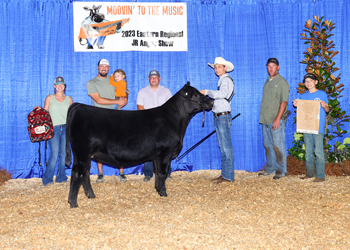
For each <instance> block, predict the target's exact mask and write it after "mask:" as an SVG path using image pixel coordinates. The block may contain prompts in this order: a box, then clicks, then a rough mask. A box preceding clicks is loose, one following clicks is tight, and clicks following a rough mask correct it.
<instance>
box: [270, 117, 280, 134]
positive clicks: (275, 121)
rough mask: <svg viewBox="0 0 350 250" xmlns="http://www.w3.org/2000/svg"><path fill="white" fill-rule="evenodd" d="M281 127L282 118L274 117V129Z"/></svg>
mask: <svg viewBox="0 0 350 250" xmlns="http://www.w3.org/2000/svg"><path fill="white" fill-rule="evenodd" d="M279 127H280V119H277V118H276V119H274V120H273V122H272V130H273V131H276V130H278V129H279Z"/></svg>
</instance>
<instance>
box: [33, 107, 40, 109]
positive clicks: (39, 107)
mask: <svg viewBox="0 0 350 250" xmlns="http://www.w3.org/2000/svg"><path fill="white" fill-rule="evenodd" d="M37 108H41V107H40V106H35V107H34V108H33V109H37Z"/></svg>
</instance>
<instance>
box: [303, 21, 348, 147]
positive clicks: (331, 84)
mask: <svg viewBox="0 0 350 250" xmlns="http://www.w3.org/2000/svg"><path fill="white" fill-rule="evenodd" d="M314 19H315V21H314V22H313V23H311V19H309V20H308V21H307V22H306V23H305V29H303V31H304V32H305V33H301V40H305V42H304V43H305V44H308V45H309V47H308V48H307V49H306V51H305V52H304V57H305V59H303V60H302V61H301V62H300V63H302V64H305V65H306V68H305V71H306V72H307V73H313V74H315V75H316V77H317V80H318V84H317V85H316V88H317V89H320V90H323V91H325V92H326V93H327V97H328V105H329V107H330V111H329V112H328V114H326V120H327V124H328V126H327V133H326V134H325V149H326V150H329V149H330V147H331V146H330V145H329V141H330V140H332V139H334V138H336V137H342V136H343V135H344V134H346V133H347V131H346V130H343V129H342V127H343V126H344V122H349V120H350V116H348V115H346V112H345V111H344V110H342V108H341V107H340V102H339V98H341V97H342V95H341V92H342V91H343V90H344V84H340V83H339V80H340V75H341V74H338V75H337V76H335V75H336V74H335V72H336V71H338V70H339V69H338V68H337V67H335V62H334V61H333V60H332V59H333V57H334V56H335V55H337V54H338V53H339V51H335V50H334V48H335V45H334V43H333V41H332V40H331V37H332V36H333V35H334V34H332V33H331V32H332V30H333V29H335V24H334V23H332V21H328V20H324V21H323V17H321V18H319V17H317V16H314ZM297 90H298V93H300V94H303V93H304V92H305V91H306V87H305V84H304V83H299V86H298V88H297Z"/></svg>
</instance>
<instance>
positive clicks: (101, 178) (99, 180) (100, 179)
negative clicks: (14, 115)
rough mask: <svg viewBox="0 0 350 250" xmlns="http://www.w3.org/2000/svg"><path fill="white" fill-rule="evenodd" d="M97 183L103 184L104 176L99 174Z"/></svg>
mask: <svg viewBox="0 0 350 250" xmlns="http://www.w3.org/2000/svg"><path fill="white" fill-rule="evenodd" d="M96 182H97V183H101V182H103V174H99V175H98V178H97V180H96Z"/></svg>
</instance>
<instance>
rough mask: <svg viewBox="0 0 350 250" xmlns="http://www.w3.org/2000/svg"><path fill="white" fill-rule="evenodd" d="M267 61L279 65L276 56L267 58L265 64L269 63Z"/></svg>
mask: <svg viewBox="0 0 350 250" xmlns="http://www.w3.org/2000/svg"><path fill="white" fill-rule="evenodd" d="M269 63H274V64H276V65H277V66H279V65H280V64H279V62H278V60H277V59H276V58H269V60H267V63H266V66H267V65H268V64H269Z"/></svg>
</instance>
